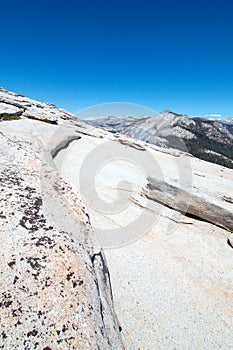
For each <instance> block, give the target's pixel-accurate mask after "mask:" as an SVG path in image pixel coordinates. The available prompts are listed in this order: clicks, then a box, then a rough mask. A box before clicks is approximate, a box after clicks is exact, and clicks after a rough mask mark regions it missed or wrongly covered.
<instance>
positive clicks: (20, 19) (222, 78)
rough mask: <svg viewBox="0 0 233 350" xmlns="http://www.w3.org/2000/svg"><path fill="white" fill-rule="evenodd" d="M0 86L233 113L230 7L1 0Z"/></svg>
mask: <svg viewBox="0 0 233 350" xmlns="http://www.w3.org/2000/svg"><path fill="white" fill-rule="evenodd" d="M0 14H1V41H0V50H1V53H0V86H3V87H5V88H6V89H10V90H14V91H16V92H19V93H22V94H25V95H27V96H30V97H32V98H35V99H39V100H43V101H50V102H53V103H55V104H57V105H59V106H62V107H64V108H66V109H68V110H70V111H71V112H77V111H78V110H80V109H83V108H85V107H89V106H91V105H94V104H98V103H104V102H111V101H116V102H117V101H125V102H132V103H138V104H142V105H145V106H148V107H149V108H152V109H155V110H156V111H160V110H163V109H171V110H173V111H175V112H177V113H186V114H189V115H205V114H212V113H213V114H222V115H223V116H224V117H233V1H232V0H222V1H220V0H218V1H215V0H212V1H205V0H202V1H201V0H193V1H190V0H186V1H181V0H159V1H156V0H155V1H147V0H143V1H137V0H136V1H135V0H134V1H127V0H125V1H122V0H118V1H111V0H108V1H101V0H98V1H97V0H96V1H89V0H83V1H79V0H76V1H73V0H72V1H69V0H67V1H59V0H57V1H49V0H47V1H44V0H40V1H23V0H21V1H10V0H9V1H2V2H1V6H0Z"/></svg>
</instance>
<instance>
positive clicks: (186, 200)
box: [145, 177, 233, 231]
mask: <svg viewBox="0 0 233 350" xmlns="http://www.w3.org/2000/svg"><path fill="white" fill-rule="evenodd" d="M145 194H146V196H147V197H148V198H150V199H154V200H156V201H158V202H159V203H162V204H164V205H166V206H168V207H169V208H172V209H175V210H178V211H180V212H182V213H184V214H189V215H192V216H194V217H196V218H200V219H203V220H205V221H208V222H211V223H213V224H215V225H217V226H220V227H223V228H225V229H227V230H229V231H233V204H232V203H231V201H230V200H228V201H227V200H226V198H225V197H223V198H220V197H216V196H214V197H212V196H211V194H209V193H207V192H206V191H205V192H204V191H201V189H198V188H192V191H191V192H190V191H188V190H187V189H185V188H181V187H179V186H177V185H176V184H175V183H173V184H171V183H168V182H166V181H161V180H159V179H157V178H156V177H148V184H147V187H146V189H145ZM226 202H228V206H227V207H226Z"/></svg>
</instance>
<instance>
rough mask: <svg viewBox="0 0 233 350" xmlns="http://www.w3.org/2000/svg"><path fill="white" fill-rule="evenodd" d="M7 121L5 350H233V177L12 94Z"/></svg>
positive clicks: (0, 218)
mask: <svg viewBox="0 0 233 350" xmlns="http://www.w3.org/2000/svg"><path fill="white" fill-rule="evenodd" d="M0 119H1V120H0V139H1V143H0V150H1V158H0V172H1V175H0V182H1V210H0V226H1V234H0V237H1V255H0V271H1V294H0V298H1V299H0V309H1V336H2V338H1V340H0V348H3V349H6V350H12V349H13V350H18V349H25V350H29V349H30V350H31V349H42V350H50V349H53V350H54V349H62V350H63V349H80V350H82V349H85V350H86V349H91V350H93V349H96V350H97V349H101V350H102V349H103V350H105V349H109V350H110V349H116V350H118V349H122V350H123V349H124V345H123V344H122V339H123V343H124V344H125V347H126V348H127V350H135V349H148V350H154V349H161V350H174V349H190V350H196V349H197V348H198V349H217V348H221V349H224V350H229V349H232V348H233V341H232V279H233V274H232V253H233V250H232V247H233V239H232V221H233V220H232V205H233V191H232V170H231V169H228V168H226V167H224V166H220V165H216V164H211V163H209V162H206V161H203V160H200V159H198V158H196V157H193V156H191V155H190V154H188V153H185V152H183V151H181V150H177V149H171V148H169V147H167V145H168V144H166V145H165V144H162V143H161V146H162V147H158V145H157V146H156V145H152V144H150V143H147V142H146V140H145V141H142V140H137V139H135V138H131V137H129V136H128V135H124V136H122V135H119V134H117V133H109V132H107V131H104V130H101V129H97V128H93V127H92V126H89V125H87V124H83V123H82V122H80V121H78V120H77V119H76V118H75V117H74V116H72V115H71V114H70V113H68V112H66V111H64V110H62V109H58V108H55V106H53V105H51V104H48V103H39V102H36V101H33V100H31V99H28V98H25V97H23V96H20V95H17V94H15V93H12V92H7V91H5V90H3V89H1V90H0ZM16 119H17V120H16ZM132 119H133V118H128V120H127V123H128V126H132V123H133V122H134V120H132ZM164 120H165V125H163V127H162V128H161V129H160V131H161V134H160V136H161V137H159V139H160V140H165V138H164V137H165V136H166V135H168V131H169V130H168V128H166V123H168V121H171V122H172V123H173V124H172V125H173V127H174V128H173V132H174V133H179V132H180V131H181V132H182V133H184V131H183V127H181V124H182V123H183V124H185V125H186V127H187V128H188V129H190V128H192V127H194V126H196V125H197V123H196V121H195V120H190V118H187V117H186V116H178V115H173V116H172V115H171V113H170V112H169V111H165V112H164ZM141 122H143V123H144V122H145V124H146V125H147V127H148V129H153V127H152V124H153V119H152V118H146V120H144V121H142V120H141ZM180 123H181V124H180ZM115 124H116V126H115V127H118V126H119V127H120V128H124V126H123V124H124V123H123V121H122V120H121V121H119V123H118V121H115ZM183 124H182V125H183ZM202 127H203V128H204V127H205V126H203V125H202ZM210 129H211V130H210ZM210 129H208V128H207V132H208V133H209V135H210V136H211V137H212V136H213V133H212V131H213V128H212V127H211V128H210ZM134 130H135V129H134ZM138 131H139V130H138ZM139 133H140V131H139ZM185 135H186V136H187V135H188V136H187V137H189V136H190V137H191V135H190V134H189V133H185ZM218 135H219V134H218ZM144 136H145V138H146V137H147V136H146V135H145V134H144ZM173 136H174V135H173ZM166 137H167V136H166ZM160 140H157V141H158V143H159V142H160ZM190 140H191V138H190ZM157 141H156V142H157ZM166 141H167V139H166ZM164 146H166V147H164ZM227 146H228V148H229V144H228V145H227ZM93 178H94V179H93ZM93 183H94V184H93ZM84 201H85V205H84ZM98 205H100V207H98ZM110 209H111V210H110ZM180 212H184V213H186V215H182V214H181V213H180ZM106 232H107V235H106ZM99 233H102V236H98V234H99ZM96 237H101V238H102V237H103V238H104V242H105V245H104V244H103V245H102V246H103V247H104V248H103V249H102V248H100V247H99V243H98V241H97V240H96ZM113 243H114V244H113ZM109 247H111V249H107V248H109ZM105 257H106V258H105ZM110 276H111V282H110ZM113 300H114V305H113ZM115 310H116V314H117V316H116V314H115ZM118 319H119V323H118ZM121 336H122V339H121Z"/></svg>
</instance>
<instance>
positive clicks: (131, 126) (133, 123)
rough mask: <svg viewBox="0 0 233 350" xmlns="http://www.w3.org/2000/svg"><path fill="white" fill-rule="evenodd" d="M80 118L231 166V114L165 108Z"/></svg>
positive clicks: (232, 126) (232, 129) (232, 132)
mask: <svg viewBox="0 0 233 350" xmlns="http://www.w3.org/2000/svg"><path fill="white" fill-rule="evenodd" d="M82 120H83V121H85V122H86V123H88V124H90V125H93V126H95V127H99V128H103V129H105V130H108V131H110V132H112V133H120V134H124V135H127V136H130V137H133V138H137V139H140V140H143V141H146V142H148V143H151V144H154V145H157V146H160V147H171V148H176V149H180V150H183V151H187V152H189V153H191V154H192V155H194V156H195V157H197V158H200V159H203V160H206V161H208V162H212V163H216V164H219V165H223V166H226V167H228V168H232V169H233V118H229V119H219V120H216V119H210V118H197V117H195V118H191V117H189V116H187V115H182V114H176V113H173V112H171V111H168V110H165V111H163V112H161V113H159V114H157V115H155V116H152V117H140V118H134V117H113V116H110V117H107V118H104V117H95V118H87V119H82Z"/></svg>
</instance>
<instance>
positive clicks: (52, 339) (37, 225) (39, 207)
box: [0, 90, 123, 350]
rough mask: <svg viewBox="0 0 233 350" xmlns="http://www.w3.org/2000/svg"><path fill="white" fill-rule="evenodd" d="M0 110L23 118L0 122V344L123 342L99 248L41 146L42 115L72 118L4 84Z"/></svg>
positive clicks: (47, 132) (45, 128)
mask: <svg viewBox="0 0 233 350" xmlns="http://www.w3.org/2000/svg"><path fill="white" fill-rule="evenodd" d="M6 106H7V107H6ZM0 109H1V110H0V113H2V112H4V113H8V114H15V113H17V114H18V115H19V110H20V113H21V114H20V117H21V118H22V119H21V120H17V121H16V120H12V121H2V122H0V139H1V142H0V149H1V151H0V152H1V160H0V173H1V175H0V182H1V210H0V225H1V235H0V239H1V256H0V262H1V263H0V272H1V278H0V280H1V292H0V313H1V340H0V348H1V349H9V350H13V349H15V350H16V349H17V350H18V349H25V350H26V349H30V350H31V349H44V350H45V349H46V350H49V349H101V350H102V349H123V345H122V341H121V336H120V331H119V325H118V322H117V320H116V316H115V313H114V309H113V301H112V296H111V288H110V280H109V274H108V270H107V267H106V263H105V258H104V255H103V252H102V251H101V250H98V249H97V248H96V246H95V241H94V238H93V231H92V229H91V226H90V223H89V217H88V214H87V211H86V209H85V207H84V205H83V203H82V201H81V199H80V195H79V194H78V193H77V192H75V191H74V190H73V189H72V188H71V187H70V185H68V184H67V183H66V182H65V181H64V180H63V179H62V178H61V177H60V175H59V174H58V172H57V170H56V167H55V166H54V164H53V160H52V156H51V152H52V151H54V152H56V149H55V148H53V147H52V146H51V147H50V148H48V150H47V151H46V145H47V143H48V141H49V138H50V136H51V135H53V133H54V131H55V129H54V128H58V127H57V126H56V125H50V123H48V121H56V123H58V124H60V125H61V124H62V123H64V119H67V120H72V121H73V122H74V124H75V118H74V117H72V116H71V115H70V114H68V113H66V112H65V111H63V110H62V111H61V110H59V109H56V108H55V107H53V106H52V105H48V104H40V103H37V102H35V101H32V100H30V99H26V98H24V97H22V96H19V95H16V94H14V93H10V92H6V91H4V90H1V91H0ZM16 109H19V110H16ZM26 117H28V118H30V119H37V120H36V121H35V120H30V119H27V118H26ZM39 119H40V120H41V121H39ZM44 121H46V123H44ZM71 137H72V133H71ZM61 139H62V137H61ZM65 139H66V134H65V135H63V146H65V144H64V140H65ZM68 141H69V140H68ZM59 142H60V141H59V140H57V144H59ZM55 216H59V220H58V221H57V220H55V221H54V218H55Z"/></svg>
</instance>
